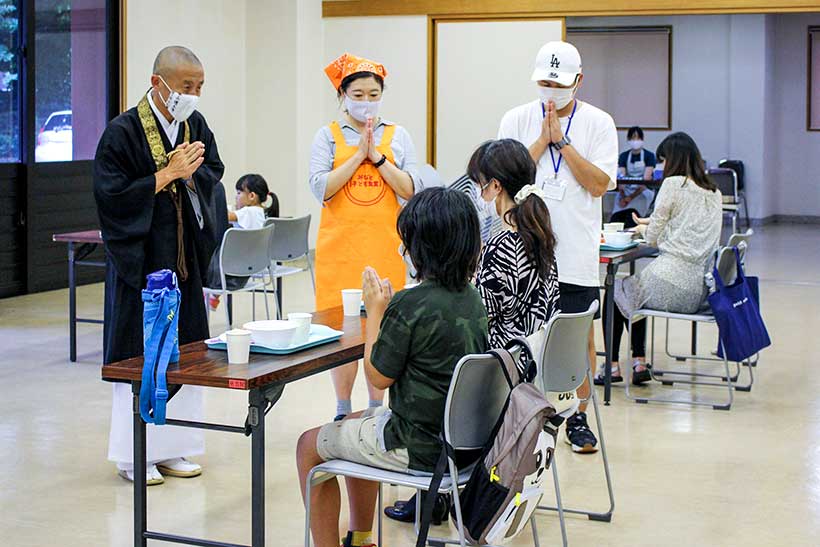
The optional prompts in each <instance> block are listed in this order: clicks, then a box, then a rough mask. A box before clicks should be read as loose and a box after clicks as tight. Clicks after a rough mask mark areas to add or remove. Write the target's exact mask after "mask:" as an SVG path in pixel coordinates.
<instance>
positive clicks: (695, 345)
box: [692, 321, 698, 355]
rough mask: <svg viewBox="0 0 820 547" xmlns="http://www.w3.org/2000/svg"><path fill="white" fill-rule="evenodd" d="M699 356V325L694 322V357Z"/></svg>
mask: <svg viewBox="0 0 820 547" xmlns="http://www.w3.org/2000/svg"><path fill="white" fill-rule="evenodd" d="M697 354H698V323H697V321H692V355H697Z"/></svg>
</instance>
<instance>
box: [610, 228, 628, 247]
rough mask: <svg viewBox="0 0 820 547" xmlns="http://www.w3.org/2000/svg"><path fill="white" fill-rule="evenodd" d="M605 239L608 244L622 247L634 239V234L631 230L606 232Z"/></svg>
mask: <svg viewBox="0 0 820 547" xmlns="http://www.w3.org/2000/svg"><path fill="white" fill-rule="evenodd" d="M604 241H605V242H606V244H607V245H615V246H616V247H621V246H623V245H628V244H629V243H630V242H631V241H632V234H631V233H629V232H604Z"/></svg>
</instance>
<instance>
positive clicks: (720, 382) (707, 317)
mask: <svg viewBox="0 0 820 547" xmlns="http://www.w3.org/2000/svg"><path fill="white" fill-rule="evenodd" d="M740 245H741V246H745V244H744V243H742V242H741V244H740ZM736 265H737V262H736V260H735V255H734V250H733V248H732V247H722V248H721V249H720V250H719V252H718V257H717V269H718V273H719V274H720V276H721V279H724V280H726V281H725V282H726V283H727V284H728V283H731V282H733V281H734V279H735V277H736V275H737V273H736ZM733 272H734V273H733ZM643 318H647V320H649V321H650V325H651V327H650V351H649V362H651V363H653V365H652V367H651V368H649V373H650V376H651V377H652V379H653V380H655V381H658V382H661V384H663V385H665V386H672V385H673V384H685V385H691V386H712V387H720V388H724V389H726V390H727V393H728V397H727V399H726V400H715V399H709V400H697V399H694V398H689V399H670V398H665V397H645V396H634V395H632V393H631V390H630V384H631V382H630V380H631V378H624V383H625V384H626V396H627V398H629V399H632V400H633V401H635V402H636V403H644V404H645V403H648V402H650V401H653V402H659V403H676V404H689V405H695V406H711V407H712V408H713V409H715V410H729V409H730V408H731V407H732V403H733V402H734V392H735V391H751V389H752V385H753V384H754V373H753V371H752V366H751V362H750V361H749V360H747V361H746V365H747V368H748V370H749V381H748V383H747V384H743V385H738V384H737V383H736V382H737V380H738V379H739V377H740V372H741V366H740V363H735V367H736V371H735V374H732V373H731V372H730V371H729V360H728V359H726V357H723V358H719V357H714V356H712V355H697V354H691V355H674V354H671V353H670V352H669V347H668V340H669V322H670V321H671V320H680V321H691V322H693V323H708V324H715V316H714V315H712V312H711V310H710V309H709V307H708V304H706V305H704V306H703V307H702V308H701V310H699V311H698V312H696V313H693V314H685V313H675V312H668V311H662V310H652V309H648V308H644V309H640V310H636V311H635V312H634V313H633V314H632V316H631V317H630V318H629V329H630V331H631V329H632V324H633V323H634V322H635V321H639V320H640V319H643ZM655 318H660V319H666V339H667V347H666V352H667V354H668V355H670V356H671V357H674V358H676V359H678V360H688V359H691V360H696V361H707V362H717V363H722V364H723V368H724V370H723V372H722V373H720V374H715V373H707V372H701V371H697V370H692V371H677V370H664V369H661V368H660V367H658V366H657V363H655V360H654V357H655ZM631 346H632V340H631V338H630V337H627V355H628V354H629V353H630V352H631V350H632V347H631ZM724 356H725V352H724ZM629 374H630V375H631V371H629ZM678 378H689V379H678ZM703 379H706V380H707V381H703ZM709 379H711V380H712V381H708V380H709ZM715 380H717V381H715ZM642 389H643V388H642Z"/></svg>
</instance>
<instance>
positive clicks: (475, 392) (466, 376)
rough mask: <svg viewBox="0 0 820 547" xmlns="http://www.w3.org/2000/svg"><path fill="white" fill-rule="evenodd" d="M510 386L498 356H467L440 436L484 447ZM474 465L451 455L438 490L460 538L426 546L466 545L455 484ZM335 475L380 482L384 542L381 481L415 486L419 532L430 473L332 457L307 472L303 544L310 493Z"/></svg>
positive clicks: (462, 445)
mask: <svg viewBox="0 0 820 547" xmlns="http://www.w3.org/2000/svg"><path fill="white" fill-rule="evenodd" d="M509 393H510V387H509V384H508V383H507V380H506V378H505V376H504V373H503V372H502V370H501V367H500V366H499V363H498V360H497V359H496V358H495V357H493V356H490V355H467V356H465V357H463V358H462V359H461V360H460V361H459V362H458V364H457V365H456V368H455V371H454V372H453V379H452V381H451V382H450V389H449V391H448V393H447V402H446V405H445V408H444V439H445V440H446V441H447V442H448V443H450V444H451V445H452V446H453V448H454V449H455V450H456V451H457V452H458V451H466V450H478V449H481V448H483V447H484V445H485V444H486V443H487V441H488V440H489V438H490V435H491V434H492V431H493V428H494V426H495V424H496V422H497V421H498V418H499V416H500V415H501V412H502V410H503V408H504V404H505V403H506V401H507V397H508V396H509ZM471 472H472V466H470V467H468V468H467V469H458V468H457V466H456V463H455V461H454V460H453V459H452V458H450V459H449V472H448V473H447V474H445V476H444V479H443V480H442V482H441V486H440V487H439V493H441V494H452V496H453V504H454V507H455V513H456V521H457V524H456V529H457V530H458V536H459V537H458V539H457V540H456V539H454V538H433V537H430V538H428V542H429V543H430V544H444V543H451V544H457V545H461V546H462V547H464V546H466V545H467V540H466V538H465V536H464V527H463V519H462V516H461V502H460V501H459V497H458V487H459V486H463V485H464V484H466V483H467V480H468V479H469V478H470V473H471ZM335 476H343V477H354V478H358V479H363V480H368V481H373V482H378V483H379V493H378V505H377V508H378V511H377V512H378V541H377V545H382V512H381V507H382V484H384V483H387V484H394V485H397V486H405V487H408V488H414V489H416V494H417V496H416V500H417V503H418V505H417V506H416V525H415V531H416V533H417V534H418V531H419V516H420V514H421V507H420V504H421V495H420V493H421V492H422V491H427V489H428V488H429V487H430V479H431V478H432V475H431V474H429V473H417V474H412V473H399V472H395V471H386V470H384V469H379V468H377V467H370V466H367V465H361V464H358V463H353V462H348V461H343V460H332V461H329V462H325V463H322V464H319V465H317V466H316V467H314V468H313V469H311V470H310V473H309V474H308V478H307V484H306V487H305V505H306V515H305V547H310V495H311V489H312V488H313V487H315V486H316V485H318V484H321V483H323V482H325V481H327V480H329V479H331V478H333V477H335ZM530 525H531V527H532V534H533V541H534V544H535V545H536V547H537V546H538V545H539V543H538V534H537V530H536V526H535V520H534V519H530Z"/></svg>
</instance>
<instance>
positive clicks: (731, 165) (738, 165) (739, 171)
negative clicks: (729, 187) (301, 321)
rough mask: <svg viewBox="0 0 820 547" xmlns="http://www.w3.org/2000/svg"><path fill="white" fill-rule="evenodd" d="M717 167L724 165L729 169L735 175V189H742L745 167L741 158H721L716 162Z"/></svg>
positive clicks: (744, 183)
mask: <svg viewBox="0 0 820 547" xmlns="http://www.w3.org/2000/svg"><path fill="white" fill-rule="evenodd" d="M718 167H724V168H726V169H731V170H732V171H734V172H735V174H736V175H737V189H738V190H743V188H744V187H745V186H746V181H745V180H744V179H745V178H746V175H745V173H746V169H745V168H744V167H743V162H742V161H741V160H730V159H722V160H720V161H719V162H718Z"/></svg>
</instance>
